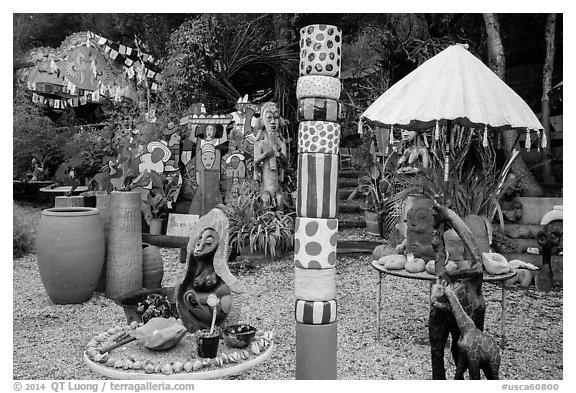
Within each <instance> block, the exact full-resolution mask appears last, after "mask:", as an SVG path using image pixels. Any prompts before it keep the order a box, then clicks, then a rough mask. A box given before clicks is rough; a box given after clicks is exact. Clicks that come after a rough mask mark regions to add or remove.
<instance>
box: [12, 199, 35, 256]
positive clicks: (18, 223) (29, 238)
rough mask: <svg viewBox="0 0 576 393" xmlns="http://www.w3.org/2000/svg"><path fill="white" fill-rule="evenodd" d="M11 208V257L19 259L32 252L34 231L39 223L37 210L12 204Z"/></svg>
mask: <svg viewBox="0 0 576 393" xmlns="http://www.w3.org/2000/svg"><path fill="white" fill-rule="evenodd" d="M12 207H13V216H14V221H13V225H12V226H13V232H14V233H13V257H14V258H19V257H21V256H24V255H26V254H27V253H29V252H32V251H34V243H35V240H36V231H37V229H38V223H39V222H40V213H39V212H38V210H37V209H34V208H31V207H25V206H21V205H19V204H17V203H12Z"/></svg>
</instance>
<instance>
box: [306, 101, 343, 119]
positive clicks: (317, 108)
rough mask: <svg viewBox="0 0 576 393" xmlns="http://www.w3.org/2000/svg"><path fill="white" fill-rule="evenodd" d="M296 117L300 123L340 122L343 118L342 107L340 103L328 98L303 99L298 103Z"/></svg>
mask: <svg viewBox="0 0 576 393" xmlns="http://www.w3.org/2000/svg"><path fill="white" fill-rule="evenodd" d="M296 115H297V119H298V121H304V120H321V121H338V119H340V117H341V116H342V106H341V105H340V102H338V101H336V100H330V99H327V98H313V97H309V98H303V99H301V100H299V101H298V112H297V114H296Z"/></svg>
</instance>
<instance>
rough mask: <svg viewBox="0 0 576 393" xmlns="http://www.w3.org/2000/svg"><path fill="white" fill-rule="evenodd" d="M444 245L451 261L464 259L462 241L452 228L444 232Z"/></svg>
mask: <svg viewBox="0 0 576 393" xmlns="http://www.w3.org/2000/svg"><path fill="white" fill-rule="evenodd" d="M444 247H445V248H446V251H447V252H448V255H449V258H450V260H451V261H461V260H463V259H464V243H463V242H462V239H460V236H458V234H457V233H456V231H455V230H454V229H449V230H447V231H446V232H444Z"/></svg>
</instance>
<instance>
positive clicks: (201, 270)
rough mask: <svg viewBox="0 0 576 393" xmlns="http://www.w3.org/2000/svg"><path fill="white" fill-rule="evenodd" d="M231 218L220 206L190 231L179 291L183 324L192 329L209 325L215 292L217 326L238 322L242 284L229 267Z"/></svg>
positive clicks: (177, 300)
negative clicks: (211, 303) (216, 298)
mask: <svg viewBox="0 0 576 393" xmlns="http://www.w3.org/2000/svg"><path fill="white" fill-rule="evenodd" d="M228 241H229V221H228V218H227V217H226V215H225V214H224V212H223V211H222V210H220V209H218V208H216V209H212V210H211V211H210V212H208V213H207V214H205V215H204V216H202V217H200V220H199V221H198V224H197V225H196V226H195V227H194V229H193V230H192V232H191V233H190V241H189V243H188V250H187V258H186V260H187V264H186V274H185V275H184V278H183V280H182V281H181V283H180V285H179V286H178V288H177V291H176V304H177V307H178V312H179V314H180V318H181V319H182V323H183V324H184V326H186V329H188V331H190V332H195V331H197V330H200V329H207V328H210V324H211V322H212V309H211V308H210V306H208V303H207V300H208V296H209V295H210V294H215V295H216V296H217V297H218V298H219V299H220V303H219V304H218V306H217V313H216V325H218V326H226V325H229V324H235V323H237V322H238V320H239V317H240V302H239V296H240V293H241V292H242V289H241V286H240V283H239V282H238V280H237V279H236V277H234V276H233V275H232V273H230V270H229V269H228V258H229V256H230V249H229V247H228Z"/></svg>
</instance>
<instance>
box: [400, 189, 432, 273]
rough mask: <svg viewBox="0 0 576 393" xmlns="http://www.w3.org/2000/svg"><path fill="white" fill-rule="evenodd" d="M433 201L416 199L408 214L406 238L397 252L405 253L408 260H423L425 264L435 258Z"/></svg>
mask: <svg viewBox="0 0 576 393" xmlns="http://www.w3.org/2000/svg"><path fill="white" fill-rule="evenodd" d="M433 225H434V219H433V216H432V200H430V199H426V198H416V199H414V202H413V204H412V207H411V208H410V210H408V212H407V213H406V238H405V239H404V241H403V242H402V243H401V244H400V245H398V247H397V248H396V251H398V252H400V251H403V252H404V254H405V255H406V257H407V258H422V259H423V260H424V261H425V262H428V261H429V260H431V259H434V258H435V252H434V248H433V247H432V238H433V237H434V228H433Z"/></svg>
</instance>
